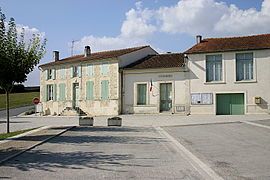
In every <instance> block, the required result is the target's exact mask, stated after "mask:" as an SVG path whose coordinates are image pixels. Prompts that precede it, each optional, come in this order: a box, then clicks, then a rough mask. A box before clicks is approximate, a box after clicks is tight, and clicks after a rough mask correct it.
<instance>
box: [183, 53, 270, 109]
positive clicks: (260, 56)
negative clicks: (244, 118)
mask: <svg viewBox="0 0 270 180" xmlns="http://www.w3.org/2000/svg"><path fill="white" fill-rule="evenodd" d="M242 52H244V51H241V52H225V53H212V54H222V58H223V61H222V62H223V82H221V83H206V72H205V67H206V64H205V58H206V54H193V55H189V56H188V57H189V64H188V66H189V69H190V73H189V79H190V93H213V95H214V96H213V97H214V104H213V105H191V107H190V108H191V114H216V104H215V94H216V93H244V94H245V104H246V107H245V113H246V114H254V113H268V112H269V111H268V106H269V102H270V93H269V88H270V50H257V51H246V52H253V55H254V81H250V82H236V61H235V54H236V53H242ZM256 96H259V97H261V98H262V99H263V104H260V105H256V104H255V101H254V97H256Z"/></svg>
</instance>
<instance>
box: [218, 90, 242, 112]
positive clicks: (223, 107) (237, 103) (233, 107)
mask: <svg viewBox="0 0 270 180" xmlns="http://www.w3.org/2000/svg"><path fill="white" fill-rule="evenodd" d="M216 104H217V110H216V114H217V115H242V114H244V109H245V108H244V94H243V93H233V94H217V96H216Z"/></svg>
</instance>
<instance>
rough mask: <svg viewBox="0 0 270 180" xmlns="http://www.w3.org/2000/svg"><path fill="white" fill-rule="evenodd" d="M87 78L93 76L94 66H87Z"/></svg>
mask: <svg viewBox="0 0 270 180" xmlns="http://www.w3.org/2000/svg"><path fill="white" fill-rule="evenodd" d="M87 76H90V77H92V76H94V66H93V65H92V64H88V65H87Z"/></svg>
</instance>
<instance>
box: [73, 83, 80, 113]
mask: <svg viewBox="0 0 270 180" xmlns="http://www.w3.org/2000/svg"><path fill="white" fill-rule="evenodd" d="M72 104H73V108H77V107H79V83H74V84H73V103H72Z"/></svg>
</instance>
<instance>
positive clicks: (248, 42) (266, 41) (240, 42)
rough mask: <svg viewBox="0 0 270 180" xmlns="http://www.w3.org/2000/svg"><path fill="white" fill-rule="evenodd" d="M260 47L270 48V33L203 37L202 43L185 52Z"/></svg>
mask: <svg viewBox="0 0 270 180" xmlns="http://www.w3.org/2000/svg"><path fill="white" fill-rule="evenodd" d="M259 49H270V34H261V35H254V36H242V37H227V38H207V39H203V40H202V42H201V43H199V44H196V45H194V46H193V47H192V48H190V49H188V50H187V51H186V52H185V53H187V54H191V53H210V52H225V51H246V50H259Z"/></svg>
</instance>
